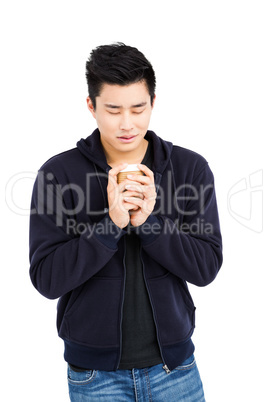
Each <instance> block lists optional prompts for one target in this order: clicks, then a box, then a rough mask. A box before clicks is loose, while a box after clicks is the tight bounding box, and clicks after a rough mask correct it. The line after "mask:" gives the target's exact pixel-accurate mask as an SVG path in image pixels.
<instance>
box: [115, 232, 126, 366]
mask: <svg viewBox="0 0 268 402" xmlns="http://www.w3.org/2000/svg"><path fill="white" fill-rule="evenodd" d="M123 267H124V283H123V297H122V304H121V317H120V328H119V331H120V350H119V359H118V363H117V367H116V370H118V368H119V365H120V361H121V356H122V322H123V309H124V300H125V289H126V238H125V237H124V257H123Z"/></svg>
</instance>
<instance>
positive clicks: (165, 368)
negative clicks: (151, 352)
mask: <svg viewBox="0 0 268 402" xmlns="http://www.w3.org/2000/svg"><path fill="white" fill-rule="evenodd" d="M163 369H164V370H165V372H166V373H167V374H170V373H171V371H170V370H169V368H168V366H167V365H166V364H165V365H164V366H163Z"/></svg>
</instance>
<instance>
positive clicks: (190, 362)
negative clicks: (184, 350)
mask: <svg viewBox="0 0 268 402" xmlns="http://www.w3.org/2000/svg"><path fill="white" fill-rule="evenodd" d="M195 366H196V361H195V357H194V355H192V356H190V357H189V358H188V359H186V360H185V361H184V362H183V363H182V364H181V365H180V366H177V367H176V368H175V369H174V370H177V371H183V370H191V369H192V368H193V367H195Z"/></svg>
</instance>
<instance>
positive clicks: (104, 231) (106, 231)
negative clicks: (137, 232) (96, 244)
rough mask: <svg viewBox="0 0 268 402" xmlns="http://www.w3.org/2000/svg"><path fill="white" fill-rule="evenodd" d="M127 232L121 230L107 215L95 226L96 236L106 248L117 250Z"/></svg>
mask: <svg viewBox="0 0 268 402" xmlns="http://www.w3.org/2000/svg"><path fill="white" fill-rule="evenodd" d="M126 233H127V232H126V231H125V230H124V229H120V227H118V226H117V225H116V224H115V223H114V222H113V221H112V219H111V218H110V215H109V213H107V214H106V215H105V216H104V218H102V220H101V221H100V222H98V223H97V224H96V226H95V230H94V234H95V236H96V237H97V239H98V240H99V241H100V242H101V243H102V244H104V245H105V246H107V247H109V248H112V249H114V250H116V248H117V243H118V241H119V240H120V239H121V237H122V236H124V235H125V234H126Z"/></svg>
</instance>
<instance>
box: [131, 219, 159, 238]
mask: <svg viewBox="0 0 268 402" xmlns="http://www.w3.org/2000/svg"><path fill="white" fill-rule="evenodd" d="M163 226H164V224H163V221H162V219H161V218H159V217H157V216H155V215H149V217H148V218H147V220H146V221H145V222H144V223H143V224H142V225H140V226H137V227H135V228H134V227H132V228H134V232H135V233H136V234H137V235H138V236H139V237H140V239H141V242H142V245H143V246H147V245H148V244H149V243H152V242H153V241H154V240H155V239H156V238H157V237H158V236H159V235H160V233H161V232H162V229H163Z"/></svg>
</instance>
